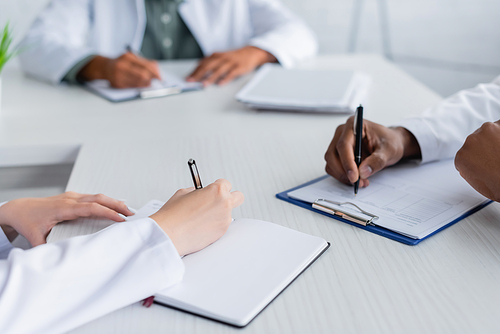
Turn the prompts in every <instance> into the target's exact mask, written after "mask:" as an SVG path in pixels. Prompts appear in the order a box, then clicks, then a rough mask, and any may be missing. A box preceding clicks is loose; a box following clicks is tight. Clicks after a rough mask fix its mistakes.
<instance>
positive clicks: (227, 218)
mask: <svg viewBox="0 0 500 334" xmlns="http://www.w3.org/2000/svg"><path fill="white" fill-rule="evenodd" d="M188 165H189V170H190V173H191V177H192V178H193V183H194V189H193V188H185V189H179V190H178V191H177V192H176V193H175V194H174V195H173V196H172V197H171V198H170V199H169V200H168V202H167V203H165V205H163V207H162V208H161V209H160V210H158V211H157V212H156V213H154V214H152V215H151V216H150V218H151V219H153V220H154V221H155V222H156V223H157V224H158V225H159V226H160V228H161V229H162V230H163V231H164V232H165V233H166V234H167V235H168V236H169V238H170V240H171V241H172V243H173V245H174V246H175V248H176V249H177V251H178V253H179V255H180V256H184V255H187V254H191V253H194V252H197V251H199V250H201V249H203V248H205V247H207V246H208V245H210V244H212V243H214V242H215V241H217V240H218V239H219V238H220V237H222V236H223V235H224V233H226V231H227V229H228V228H229V225H230V224H231V221H232V209H234V208H236V207H238V206H240V205H241V204H242V203H243V200H244V197H243V194H242V193H241V192H239V191H231V187H232V186H231V183H230V182H229V181H227V180H224V179H219V180H217V181H215V182H214V183H212V184H209V185H208V186H206V187H203V185H202V184H201V177H200V174H199V173H198V167H197V166H196V163H195V162H194V160H190V161H189V163H188ZM153 300H154V298H151V297H149V298H147V299H145V300H144V301H143V305H144V306H151V304H152V303H153Z"/></svg>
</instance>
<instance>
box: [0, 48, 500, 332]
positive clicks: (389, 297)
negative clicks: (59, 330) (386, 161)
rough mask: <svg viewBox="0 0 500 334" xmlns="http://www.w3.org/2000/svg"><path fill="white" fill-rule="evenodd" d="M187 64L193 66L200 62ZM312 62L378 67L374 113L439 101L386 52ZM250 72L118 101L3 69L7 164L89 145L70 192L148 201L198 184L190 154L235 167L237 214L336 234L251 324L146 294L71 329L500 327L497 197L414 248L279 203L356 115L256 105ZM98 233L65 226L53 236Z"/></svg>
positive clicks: (227, 172)
mask: <svg viewBox="0 0 500 334" xmlns="http://www.w3.org/2000/svg"><path fill="white" fill-rule="evenodd" d="M171 65H172V64H171ZM178 65H180V66H176V70H179V71H181V72H182V71H184V73H186V72H187V71H189V67H190V66H193V64H192V63H191V64H189V63H186V62H182V63H181V64H178ZM303 66H304V67H308V68H323V69H325V68H335V69H348V68H355V69H362V70H364V71H366V72H368V73H369V74H371V75H372V76H373V79H374V85H373V87H372V90H371V94H370V98H369V101H367V103H366V104H365V106H366V110H367V116H366V117H367V118H369V119H372V120H375V121H378V122H381V123H383V124H386V125H389V124H392V123H394V122H396V121H397V119H399V118H401V117H404V116H407V115H409V114H417V113H419V112H421V111H422V110H423V109H424V108H426V107H428V106H430V105H432V104H434V103H436V102H437V101H439V99H440V97H439V96H438V95H436V94H435V93H433V92H432V91H430V90H429V89H427V88H426V87H424V86H423V85H422V84H420V83H418V82H416V81H415V80H414V79H412V78H411V77H409V76H408V75H406V74H405V73H404V72H402V71H401V70H399V69H398V68H396V67H395V66H393V65H391V64H389V63H387V62H385V61H384V60H383V59H382V58H379V57H377V56H371V55H361V56H325V57H320V58H318V59H316V60H314V61H311V62H309V63H307V64H305V65H303ZM172 68H173V67H172ZM247 80H248V77H247V78H241V79H240V80H238V81H237V82H235V83H232V84H230V85H228V86H227V87H223V88H219V87H212V88H209V89H207V90H206V91H204V92H196V93H190V94H185V95H180V96H174V97H169V98H164V99H156V100H149V101H134V102H127V103H122V104H111V103H109V102H107V101H104V100H102V99H100V98H98V97H95V96H93V95H91V94H89V93H87V92H85V91H82V90H81V89H78V88H76V87H58V88H54V87H51V86H49V85H46V84H43V83H39V82H36V81H33V80H31V79H28V78H25V77H23V76H22V75H20V74H19V72H18V71H17V70H15V69H11V70H10V71H7V72H6V73H5V75H4V98H3V99H4V101H3V103H4V104H3V108H2V115H1V118H0V149H1V150H3V152H4V154H2V155H1V156H0V165H1V164H3V165H9V164H10V165H12V164H16V163H21V162H23V163H25V164H28V163H33V164H34V163H37V162H38V163H39V162H41V161H42V162H47V163H48V162H49V160H51V161H52V162H56V160H57V161H67V160H70V159H71V158H72V157H73V158H74V156H76V154H78V159H77V161H76V164H75V167H74V170H73V173H72V176H71V179H70V182H69V184H68V189H69V190H74V191H80V192H103V193H106V194H108V195H110V196H113V197H117V198H124V199H127V203H128V204H129V205H131V206H135V207H139V206H141V205H143V204H145V203H146V202H147V201H148V200H149V199H152V198H156V199H160V200H166V199H168V197H169V196H170V195H171V194H172V193H173V192H174V190H175V189H177V188H179V187H186V186H190V182H191V179H190V176H189V174H188V171H187V166H186V161H187V159H188V158H190V157H194V158H195V159H196V160H197V161H198V164H199V168H200V172H201V173H202V179H203V181H204V182H205V183H207V182H209V181H213V180H215V179H216V178H219V177H224V178H227V179H229V180H230V181H231V182H232V183H233V186H234V188H235V189H238V190H241V191H242V192H243V193H244V194H245V196H246V200H245V203H244V204H243V205H242V206H241V207H240V208H238V209H236V210H235V211H234V217H248V218H256V219H263V220H268V221H272V222H275V223H277V224H280V225H283V226H287V227H290V228H294V229H297V230H300V231H303V232H305V233H309V234H313V235H317V236H321V237H323V238H325V239H326V240H328V241H330V242H331V243H332V247H331V248H330V249H329V250H328V252H327V253H325V254H324V255H323V256H322V257H321V258H320V259H319V260H318V261H317V262H316V263H315V264H314V265H313V266H311V267H310V268H309V269H308V270H307V271H306V272H305V273H304V274H303V275H301V276H300V277H299V278H298V279H297V280H296V281H295V282H294V283H293V284H292V285H291V286H290V287H288V288H287V289H286V290H285V291H284V292H283V293H282V294H281V295H280V296H279V297H278V298H277V299H276V300H275V301H273V302H272V303H271V304H270V305H269V306H268V307H267V308H266V309H265V310H264V311H263V312H262V313H261V314H260V315H259V316H258V317H257V318H256V319H255V320H254V321H253V322H252V323H250V325H249V326H247V327H246V328H245V329H242V330H240V329H235V328H232V327H229V326H226V325H223V324H219V323H216V322H212V321H209V320H206V319H203V318H199V317H196V316H193V315H189V314H185V313H182V312H179V311H175V310H172V309H168V308H165V307H161V306H157V305H155V306H153V307H152V308H150V309H146V308H143V307H141V306H140V305H139V304H134V305H131V306H129V307H126V308H124V309H121V310H118V311H116V312H114V313H112V314H109V315H107V316H104V317H102V318H100V319H98V320H96V321H94V322H92V323H89V324H87V325H85V326H83V327H81V328H78V329H76V330H74V331H73V332H74V333H231V332H245V333H364V332H372V333H402V332H404V333H422V332H425V333H471V332H476V333H479V332H480V333H497V332H498V331H499V330H500V320H499V319H500V318H499V317H498V315H497V310H498V306H497V305H498V301H499V300H500V299H499V298H500V287H499V285H498V280H499V278H500V242H499V241H500V225H499V224H498V223H497V221H498V217H500V207H499V205H498V204H496V203H495V204H493V205H490V206H488V207H487V208H485V209H483V210H481V211H479V212H478V213H476V214H474V215H472V216H471V217H469V218H467V219H464V220H463V221H461V222H460V223H458V224H456V225H454V226H452V227H450V228H448V229H446V230H445V231H442V232H440V233H439V234H437V235H435V236H433V237H432V238H430V239H428V240H426V241H424V242H422V243H421V244H419V245H418V246H414V247H411V246H406V245H402V244H399V243H397V242H394V241H391V240H388V239H385V238H382V237H379V236H376V235H374V234H371V233H368V232H365V231H363V230H360V229H357V228H354V227H352V226H350V225H347V224H343V223H340V222H338V221H335V220H332V219H329V218H326V217H324V216H321V215H319V214H315V213H312V212H310V211H307V210H304V209H301V208H299V207H296V206H293V205H291V204H288V203H285V202H282V201H279V200H277V199H276V198H275V197H274V195H275V194H276V193H277V192H279V191H282V190H285V189H288V188H291V187H293V186H296V185H299V184H301V183H303V182H305V181H308V180H311V179H312V178H315V177H318V176H320V175H322V174H324V161H323V154H324V152H325V150H326V147H327V145H328V143H329V140H330V139H331V137H332V135H333V131H334V129H335V128H336V126H337V125H338V124H340V123H342V122H344V121H345V119H346V116H332V115H306V114H297V113H280V112H256V111H252V110H249V109H247V108H245V107H243V106H241V105H240V104H239V103H238V102H236V101H234V98H233V96H234V94H235V93H236V92H237V91H238V90H239V89H240V87H242V85H243V84H244V83H245V82H246V81H247ZM24 96H28V97H29V98H28V97H26V98H23V97H24ZM80 147H81V149H80V151H79V152H78V149H79V148H80ZM16 152H20V153H16ZM36 152H38V155H37V154H35V153H36ZM0 153H1V152H0ZM42 153H47V154H46V155H44V154H42ZM45 156H50V159H49V158H45ZM44 159H45V160H44ZM87 232H90V231H85V229H84V228H82V226H81V225H74V226H73V227H72V226H70V225H63V226H61V227H59V228H57V229H55V230H54V239H57V238H58V237H61V236H63V235H70V234H75V233H76V234H78V233H87Z"/></svg>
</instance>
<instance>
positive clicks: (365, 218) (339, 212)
mask: <svg viewBox="0 0 500 334" xmlns="http://www.w3.org/2000/svg"><path fill="white" fill-rule="evenodd" d="M332 204H333V205H332ZM348 205H349V206H352V207H354V208H355V209H356V210H357V211H358V212H353V210H343V209H342V207H344V208H345V207H346V206H348ZM312 207H313V208H314V209H317V210H320V211H323V212H326V213H329V214H331V215H333V216H337V217H339V218H343V219H345V220H348V221H350V222H353V223H356V224H360V225H363V226H366V225H373V226H375V224H374V223H373V222H374V221H375V220H377V219H378V218H379V217H378V216H377V215H374V214H372V213H369V212H367V211H365V210H363V209H361V208H360V207H359V206H357V205H356V204H354V203H351V202H334V201H330V200H327V199H317V200H315V201H314V202H313V204H312Z"/></svg>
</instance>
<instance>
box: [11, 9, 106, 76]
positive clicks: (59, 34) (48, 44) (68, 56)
mask: <svg viewBox="0 0 500 334" xmlns="http://www.w3.org/2000/svg"><path fill="white" fill-rule="evenodd" d="M91 1H92V0H71V1H67V0H53V1H52V2H51V3H50V4H49V5H48V6H47V7H46V8H45V9H44V10H43V11H42V13H41V14H40V15H39V16H38V18H37V19H36V20H35V22H34V23H33V24H32V26H31V28H30V29H29V31H28V33H27V34H26V36H25V38H24V39H23V41H22V42H21V44H20V48H21V50H22V53H21V54H20V55H19V58H20V60H21V65H22V67H23V70H24V71H25V72H26V73H27V74H29V75H31V76H34V77H37V78H39V79H42V80H45V81H49V82H52V83H59V82H60V81H61V80H62V78H63V77H64V75H65V74H66V73H67V72H68V71H69V70H70V69H71V68H72V67H73V66H74V65H75V64H77V63H78V62H79V61H80V60H82V59H84V58H86V57H87V56H90V55H92V54H96V51H95V50H92V48H90V47H89V45H88V40H87V38H88V35H89V30H90V25H91V21H92V12H91V8H92V7H91Z"/></svg>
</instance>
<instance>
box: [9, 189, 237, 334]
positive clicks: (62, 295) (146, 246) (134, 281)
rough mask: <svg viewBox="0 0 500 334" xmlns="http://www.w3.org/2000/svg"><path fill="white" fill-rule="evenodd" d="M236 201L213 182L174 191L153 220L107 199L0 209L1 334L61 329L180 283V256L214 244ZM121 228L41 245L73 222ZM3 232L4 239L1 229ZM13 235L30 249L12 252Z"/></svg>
mask: <svg viewBox="0 0 500 334" xmlns="http://www.w3.org/2000/svg"><path fill="white" fill-rule="evenodd" d="M242 202H243V195H242V194H241V193H239V192H237V191H236V192H231V184H230V183H229V182H228V181H226V180H217V181H216V182H214V183H213V184H211V185H209V186H207V187H205V188H203V189H200V190H196V191H193V188H190V189H181V190H179V191H178V192H176V193H175V195H174V196H172V198H171V199H170V200H169V201H168V202H167V203H166V204H165V205H164V206H163V207H162V208H161V209H160V210H159V211H158V212H157V213H155V214H154V215H152V216H151V217H149V218H143V219H138V220H135V221H128V222H127V221H124V219H123V218H122V216H120V215H119V214H118V213H120V214H123V215H127V216H129V215H131V214H132V212H130V211H129V210H128V208H127V207H126V206H125V204H123V203H122V202H120V201H117V200H114V199H111V198H109V197H107V196H104V195H82V194H77V193H65V194H62V195H59V196H54V197H48V198H25V199H18V200H13V201H10V202H7V203H4V204H3V205H1V206H0V333H2V334H9V333H12V334H23V333H51V334H53V333H64V332H67V331H69V330H71V329H73V328H76V327H78V326H81V325H83V324H85V323H87V322H89V321H91V320H93V319H96V318H98V317H100V316H103V315H105V314H107V313H110V312H112V311H115V310H117V309H119V308H122V307H125V306H127V305H129V304H132V303H134V302H137V301H140V300H142V299H144V298H146V297H149V296H151V295H153V294H155V293H156V292H158V291H160V290H162V289H165V288H167V287H168V286H171V285H173V284H175V283H177V282H179V281H180V280H182V276H183V273H184V265H183V262H182V261H181V258H180V256H182V255H185V254H189V253H192V252H196V251H198V250H200V249H202V248H204V247H206V246H207V245H209V244H211V243H213V242H214V241H216V240H217V239H219V238H220V237H221V236H222V235H223V234H224V233H225V231H226V230H227V228H228V227H229V224H230V223H231V210H232V209H233V208H234V207H236V206H239V205H240V204H241V203H242ZM87 216H95V217H103V218H107V219H111V220H114V221H116V222H120V223H118V224H114V225H112V226H110V227H108V228H106V229H104V230H102V231H100V232H98V233H95V234H93V235H86V236H80V237H75V238H70V239H66V240H64V241H59V242H55V243H51V244H45V238H46V236H47V235H48V233H49V232H50V230H51V229H52V227H53V226H54V225H55V224H57V223H58V222H60V221H63V220H70V219H75V218H77V217H87ZM4 232H5V233H4ZM17 233H20V234H22V235H23V236H25V237H26V238H27V239H28V241H30V242H31V244H32V245H34V246H36V247H34V248H32V249H30V250H26V251H24V250H21V249H16V248H13V247H12V245H11V244H10V241H11V240H12V238H14V237H15V236H16V235H17Z"/></svg>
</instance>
